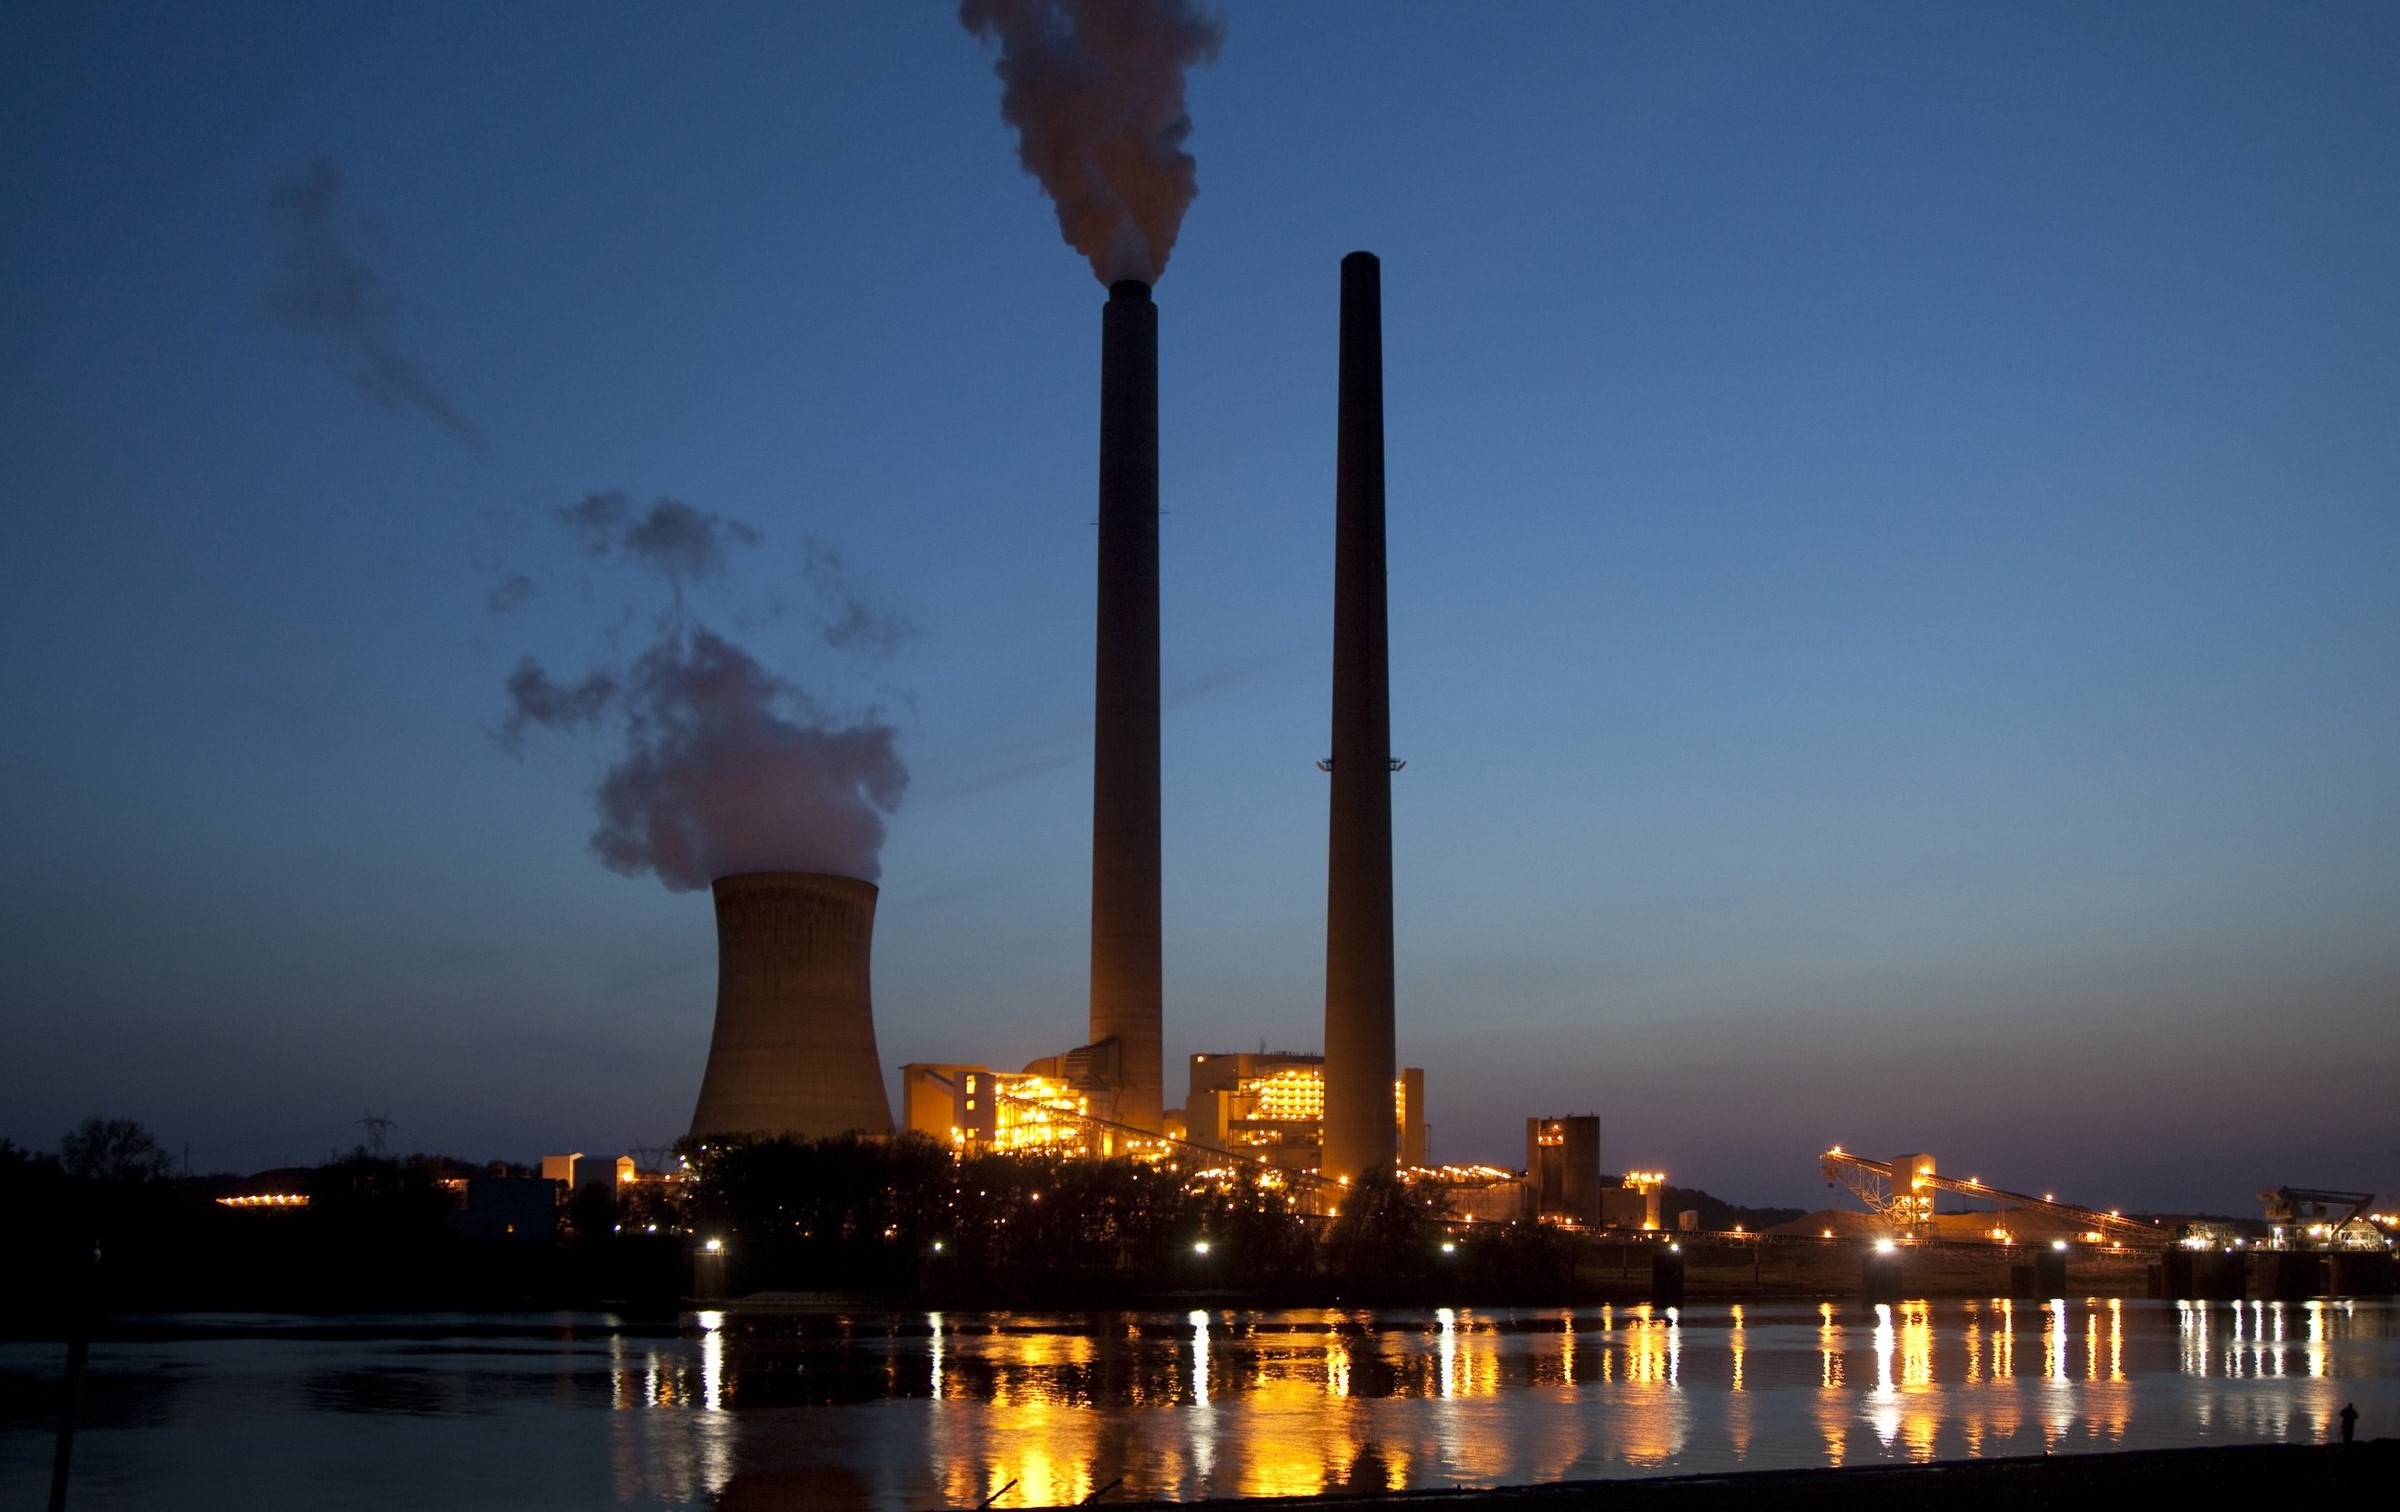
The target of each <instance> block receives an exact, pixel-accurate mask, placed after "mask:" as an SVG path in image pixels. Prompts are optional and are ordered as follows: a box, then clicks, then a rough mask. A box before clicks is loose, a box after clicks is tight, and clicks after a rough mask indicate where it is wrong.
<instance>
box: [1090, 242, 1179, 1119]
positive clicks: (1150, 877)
mask: <svg viewBox="0 0 2400 1512" xmlns="http://www.w3.org/2000/svg"><path fill="white" fill-rule="evenodd" d="M1095 672H1096V677H1095V682H1094V690H1093V711H1092V712H1093V731H1092V1042H1093V1043H1094V1044H1095V1045H1097V1044H1101V1043H1104V1042H1106V1041H1108V1040H1112V1039H1113V1040H1115V1041H1116V1042H1117V1052H1118V1064H1119V1066H1120V1067H1121V1080H1120V1081H1119V1084H1118V1089H1117V1104H1116V1113H1115V1116H1116V1118H1117V1120H1118V1121H1119V1122H1120V1123H1127V1124H1132V1125H1133V1126H1134V1127H1136V1128H1140V1129H1147V1130H1150V1131H1151V1132H1153V1133H1155V1132H1157V1130H1158V1128H1159V1111H1160V1102H1161V1093H1162V1091H1163V1088H1164V1085H1165V1080H1166V1075H1165V1065H1164V1061H1163V1052H1162V1050H1161V1046H1160V1023H1159V1020H1160V1015H1161V1004H1162V999H1163V997H1164V990H1163V971H1162V968H1161V964H1160V950H1161V946H1160V934H1159V859H1158V855H1159V820H1158V810H1159V797H1158V306H1157V305H1155V304H1153V303H1152V302H1151V300H1150V286H1149V285H1148V284H1145V283H1141V282H1139V281H1137V280H1133V279H1126V280H1123V281H1121V282H1119V283H1115V284H1111V285H1110V286H1109V290H1108V303H1107V304H1106V305H1105V306H1103V307H1102V310H1101V316H1100V613H1099V653H1098V664H1097V667H1096V668H1095Z"/></svg>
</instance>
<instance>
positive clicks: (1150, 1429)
mask: <svg viewBox="0 0 2400 1512" xmlns="http://www.w3.org/2000/svg"><path fill="white" fill-rule="evenodd" d="M2395 1318H2396V1314H2395V1311H2394V1308H2393V1305H2392V1304H2391V1303H2389V1302H2381V1301H2378V1302H2327V1303H2305V1304H2303V1303H2291V1304H2277V1303H2244V1304H2241V1305H2238V1306H2237V1305H2234V1304H2229V1303H2217V1304H2213V1305H2203V1304H2177V1303H2159V1302H2117V1301H2110V1300H2105V1299H2097V1300H2086V1301H2066V1302H2058V1303H2028V1302H2019V1303H2015V1304H2011V1303H2008V1302H2003V1301H1989V1302H1934V1303H1907V1304H1904V1305H1902V1306H1900V1307H1897V1308H1880V1309H1870V1308H1866V1307H1863V1306H1861V1305H1860V1304H1857V1303H1834V1304H1829V1305H1824V1306H1817V1305H1813V1304H1800V1303H1777V1304H1769V1305H1760V1306H1750V1307H1728V1306H1714V1307H1696V1308H1688V1309H1684V1310H1682V1311H1681V1312H1680V1313H1664V1312H1662V1313H1655V1314H1654V1313H1652V1312H1651V1311H1650V1310H1649V1309H1647V1308H1637V1309H1631V1310H1627V1309H1614V1310H1612V1309H1607V1308H1597V1309H1576V1310H1572V1311H1567V1310H1547V1311H1543V1310H1519V1311H1486V1310H1480V1309H1475V1310H1470V1309H1465V1308H1460V1309H1456V1310H1451V1309H1441V1310H1438V1311H1434V1312H1383V1313H1360V1312H1323V1311H1296V1312H1207V1313H1198V1312H1195V1313H1189V1314H1179V1313H1135V1314H1099V1315H1058V1314H1026V1313H1015V1314H1009V1313H961V1314H949V1315H943V1314H925V1313H908V1314H892V1315H865V1314H862V1315H855V1316H852V1317H850V1318H847V1319H840V1318H828V1317H809V1318H799V1319H793V1318H771V1319H760V1318H752V1317H744V1316H729V1315H726V1314H720V1313H711V1312H702V1313H694V1314H686V1315H685V1316H684V1317H683V1318H682V1319H680V1320H666V1321H663V1322H661V1323H658V1324H656V1325H642V1324H629V1323H620V1322H619V1321H618V1320H616V1319H614V1318H612V1317H608V1316H603V1315H594V1314H588V1313H584V1314H557V1315H547V1314H545V1315H539V1316H524V1317H513V1318H497V1319H496V1318H492V1317H488V1316H479V1317H459V1318H446V1319H445V1318H435V1319H427V1318H422V1317H406V1318H401V1317H393V1318H344V1319H331V1320H328V1319H298V1318H276V1317H266V1316H257V1315H244V1316H207V1317H202V1316H183V1317H177V1318H171V1319H160V1320H153V1321H154V1322H155V1323H156V1324H157V1327H156V1328H154V1329H153V1330H151V1332H152V1334H153V1335H154V1337H152V1338H149V1339H146V1340H145V1341H143V1342H108V1343H103V1344H101V1345H99V1346H97V1347H96V1348H95V1350H94V1353H93V1358H92V1374H91V1375H90V1376H89V1377H88V1378H87V1393H88V1394H87V1398H86V1414H85V1418H84V1431H83V1432H82V1433H81V1434H79V1436H78V1440H77V1449H76V1469H77V1476H76V1486H75V1495H74V1497H73V1498H72V1499H71V1502H70V1505H73V1506H75V1507H77V1508H79V1509H80V1508H131V1507H193V1508H218V1507H222V1508H236V1507H238V1508H242V1509H245V1512H262V1509H275V1508H287V1507H288V1508H310V1509H316V1508H323V1507H328V1506H341V1507H345V1508H358V1509H366V1512H377V1509H386V1508H391V1509H398V1508H416V1507H424V1506H432V1505H440V1506H445V1507H493V1508H499V1507H511V1508H534V1509H543V1508H575V1507H614V1506H637V1507H641V1506H668V1507H694V1506H697V1507H708V1506H718V1507H727V1508H740V1507H745V1506H809V1507H831V1508H875V1509H884V1508H890V1509H901V1508H931V1507H971V1506H974V1505H975V1504H976V1503H978V1502H981V1501H982V1500H983V1499H984V1498H985V1497H987V1496H989V1495H991V1494H992V1493H993V1492H994V1491H996V1490H998V1489H999V1488H1000V1487H1001V1486H1003V1485H1004V1484H1006V1483H1008V1482H1010V1481H1014V1482H1015V1483H1016V1484H1015V1485H1014V1486H1013V1487H1012V1488H1011V1489H1010V1490H1009V1491H1008V1492H1007V1493H1006V1494H1005V1495H1003V1496H1002V1497H1001V1498H1000V1499H999V1501H998V1502H997V1503H996V1504H995V1505H996V1506H997V1507H999V1508H1012V1507H1028V1506H1040V1505H1046V1504H1056V1503H1064V1502H1073V1501H1077V1500H1080V1499H1081V1498H1083V1497H1084V1496H1086V1495H1088V1494H1090V1493H1091V1492H1093V1491H1094V1490H1097V1489H1099V1488H1100V1487H1102V1486H1104V1485H1106V1484H1107V1483H1108V1482H1110V1481H1112V1480H1116V1479H1118V1478H1120V1477H1121V1478H1122V1481H1123V1484H1122V1486H1121V1487H1120V1488H1119V1489H1118V1490H1117V1491H1115V1492H1113V1493H1111V1494H1112V1495H1114V1496H1125V1497H1135V1498H1162V1497H1163V1498H1175V1499H1180V1500H1200V1499H1203V1498H1208V1497H1222V1496H1235V1495H1245V1496H1259V1495H1288V1494H1295V1493H1302V1492H1315V1491H1321V1490H1329V1489H1342V1488H1349V1487H1362V1488H1363V1487H1370V1486H1375V1487H1404V1486H1407V1487H1426V1486H1455V1485H1502V1484H1511V1483H1519V1482H1527V1481H1548V1480H1573V1479H1590V1478H1599V1477H1609V1476H1632V1475H1662V1474H1675V1473H1691V1472H1697V1471H1710V1470H1726V1469H1738V1468H1751V1469H1768V1468H1780V1467H1788V1466H1800V1465H1828V1464H1831V1465H1843V1464H1861V1463H1869V1462H1878V1461H1900V1460H1925V1459H1951V1458H1960V1457H1965V1456H1974V1455H2009V1454H2036V1453H2040V1452H2042V1451H2044V1450H2050V1451H2054V1452H2059V1453H2072V1452H2077V1451H2089V1450H2103V1449H2115V1448H2140V1447H2150V1446H2165V1445H2174V1444H2193V1443H2204V1442H2235V1441H2255V1440H2303V1441H2305V1440H2321V1439H2323V1438H2325V1437H2326V1436H2328V1435H2329V1434H2330V1433H2331V1431H2332V1426H2333V1422H2334V1416H2335V1414H2337V1413H2338V1412H2340V1411H2341V1408H2342V1405H2343V1404H2344V1403H2345V1402H2355V1403H2357V1405H2358V1410H2359V1413H2360V1416H2361V1421H2360V1425H2359V1426H2360V1431H2361V1433H2362V1434H2363V1435H2370V1436H2372V1435H2379V1434H2391V1433H2400V1328H2396V1327H2395ZM61 1353H62V1351H61V1350H60V1348H59V1347H58V1346H56V1345H38V1346H37V1345H25V1344H7V1345H0V1505H6V1506H12V1507H13V1506H38V1505H40V1498H41V1492H42V1489H43V1488H44V1487H45V1486H46V1485H47V1477H48V1467H49V1455H50V1447H51V1440H50V1431H51V1427H52V1420H51V1417H50V1412H51V1403H52V1401H53V1396H52V1391H53V1388H54V1382H55V1378H56V1375H57V1371H58V1367H59V1361H60V1357H61Z"/></svg>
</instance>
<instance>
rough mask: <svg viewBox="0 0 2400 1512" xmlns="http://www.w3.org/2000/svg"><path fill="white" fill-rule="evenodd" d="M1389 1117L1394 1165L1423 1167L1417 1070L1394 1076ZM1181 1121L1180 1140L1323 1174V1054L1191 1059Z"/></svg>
mask: <svg viewBox="0 0 2400 1512" xmlns="http://www.w3.org/2000/svg"><path fill="white" fill-rule="evenodd" d="M1391 1117H1392V1139H1391V1143H1392V1147H1393V1148H1394V1149H1395V1150H1397V1151H1398V1152H1399V1157H1400V1158H1399V1163H1400V1164H1401V1165H1403V1166H1421V1165H1423V1164H1425V1149H1426V1134H1427V1125H1426V1123H1425V1073H1424V1071H1423V1070H1422V1069H1420V1068H1418V1067H1416V1066H1410V1067H1407V1068H1405V1069H1403V1070H1401V1071H1400V1072H1399V1073H1398V1074H1397V1075H1395V1076H1394V1077H1393V1078H1392V1114H1391ZM1183 1123H1184V1131H1185V1133H1184V1137H1185V1138H1187V1139H1189V1140H1190V1141H1191V1142H1192V1143H1193V1144H1196V1145H1205V1146H1206V1147H1208V1148H1209V1149H1212V1150H1223V1151H1225V1152H1227V1153H1228V1154H1233V1155H1243V1156H1247V1157H1249V1158H1250V1159H1253V1160H1261V1161H1265V1162H1266V1163H1267V1164H1269V1165H1276V1166H1282V1167H1283V1168H1285V1169H1286V1170H1294V1171H1313V1170H1318V1169H1321V1168H1322V1167H1323V1164H1324V1156H1325V1057H1324V1056H1322V1055H1298V1054H1292V1053H1290V1052H1284V1051H1273V1052H1261V1053H1259V1054H1255V1055H1253V1054H1250V1053H1248V1052H1235V1053H1232V1054H1216V1055H1195V1056H1193V1057H1192V1061H1191V1083H1190V1092H1189V1094H1188V1095H1187V1096H1186V1097H1185V1099H1184V1104H1183ZM1327 1174H1328V1175H1332V1174H1335V1173H1333V1172H1330V1171H1329V1172H1327Z"/></svg>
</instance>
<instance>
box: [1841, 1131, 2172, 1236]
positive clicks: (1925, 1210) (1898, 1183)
mask: <svg viewBox="0 0 2400 1512" xmlns="http://www.w3.org/2000/svg"><path fill="white" fill-rule="evenodd" d="M1818 1164H1819V1166H1820V1167H1821V1168H1822V1169H1823V1170H1824V1172H1825V1176H1826V1179H1827V1180H1829V1181H1838V1182H1840V1183H1841V1184H1842V1185H1843V1186H1844V1187H1847V1188H1848V1189H1849V1191H1850V1193H1851V1195H1852V1196H1854V1197H1856V1198H1857V1199H1858V1200H1859V1201H1860V1202H1863V1203H1865V1204H1866V1205H1867V1208H1868V1210H1869V1211H1870V1212H1872V1213H1874V1214H1875V1215H1876V1216H1877V1217H1878V1218H1881V1219H1882V1220H1883V1221H1884V1222H1886V1223H1888V1224H1890V1225H1891V1226H1892V1227H1893V1228H1894V1229H1896V1230H1898V1231H1900V1232H1901V1233H1903V1234H1906V1235H1908V1236H1909V1237H1911V1238H1922V1237H1925V1236H1926V1235H1927V1234H1929V1233H1931V1232H1932V1229H1933V1194H1934V1193H1935V1192H1952V1193H1956V1194H1957V1195H1959V1196H1962V1197H1974V1198H1978V1199H1981V1200H1983V1201H1986V1202H1992V1203H1997V1204H2000V1205H2002V1206H2005V1207H2013V1208H2031V1209H2034V1210H2036V1211H2039V1212H2044V1213H2052V1214H2055V1215H2057V1216H2058V1217H2061V1218H2065V1219H2068V1220H2070V1221H2072V1222H2073V1223H2074V1224H2075V1225H2076V1226H2077V1227H2078V1228H2079V1229H2081V1230H2082V1231H2083V1232H2085V1233H2087V1234H2098V1235H2101V1236H2102V1237H2103V1238H2105V1239H2106V1240H2109V1241H2112V1242H2115V1243H2119V1244H2123V1245H2126V1246H2128V1247H2129V1248H2144V1249H2155V1248H2158V1247H2161V1246H2163V1245H2165V1243H2166V1242H2167V1237H2166V1235H2165V1234H2164V1233H2163V1232H2162V1231H2161V1230H2160V1229H2158V1228H2157V1227H2156V1226H2154V1225H2152V1224H2148V1223H2144V1222H2143V1221H2141V1220H2140V1219H2138V1218H2128V1217H2125V1216H2124V1215H2123V1214H2121V1213H2115V1212H2104V1211H2102V1210H2101V1209H2099V1208H2089V1207H2084V1206H2083V1205H2082V1204H2080V1203H2074V1202H2060V1201H2058V1200H2057V1199H2056V1198H2055V1197H2053V1196H2050V1195H2048V1194H2044V1195H2042V1196H2039V1197H2036V1196H2033V1195H2031V1194H2029V1193H2025V1192H2012V1191H2009V1190H2007V1189H2006V1188H2003V1187H1996V1186H1992V1185H1989V1184H1988V1183H1986V1182H1983V1181H1979V1180H1977V1179H1976V1178H1974V1177H1972V1176H1970V1177H1967V1178H1965V1179H1963V1180H1962V1179H1960V1178H1958V1177H1955V1176H1944V1175H1941V1174H1939V1173H1938V1172H1936V1171H1935V1170H1933V1169H1932V1162H1931V1161H1930V1160H1928V1161H1927V1162H1926V1164H1925V1165H1924V1166H1922V1167H1917V1166H1913V1165H1912V1167H1911V1168H1910V1169H1909V1170H1907V1171H1899V1170H1896V1169H1895V1168H1894V1163H1892V1162H1887V1161H1881V1160H1868V1159H1866V1158H1864V1157H1862V1156H1858V1155H1852V1154H1850V1153H1848V1152H1847V1151H1845V1150H1843V1149H1842V1147H1841V1146H1840V1145H1835V1146H1834V1147H1833V1148H1832V1149H1830V1150H1827V1151H1826V1152H1825V1154H1824V1156H1823V1157H1822V1158H1821V1159H1820V1160H1819V1162H1818Z"/></svg>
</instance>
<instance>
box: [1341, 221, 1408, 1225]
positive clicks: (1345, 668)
mask: <svg viewBox="0 0 2400 1512" xmlns="http://www.w3.org/2000/svg"><path fill="white" fill-rule="evenodd" d="M1341 343H1342V356H1341V380H1340V382H1341V400H1340V408H1339V411H1338V413H1337V416H1336V425H1337V427H1338V431H1337V436H1338V439H1337V441H1336V455H1335V462H1334V485H1333V487H1334V519H1333V532H1334V536H1333V543H1334V544H1333V825H1332V833H1331V835H1330V837H1329V843H1328V846H1327V850H1328V853H1329V865H1328V867H1327V874H1328V877H1327V885H1326V907H1325V1164H1324V1171H1325V1174H1326V1175H1328V1176H1347V1177H1352V1178H1355V1177H1357V1176H1360V1175H1362V1174H1364V1173H1365V1172H1366V1171H1368V1170H1370V1169H1372V1168H1374V1167H1376V1166H1383V1167H1387V1168H1388V1167H1389V1166H1391V1165H1392V1163H1393V1161H1394V1159H1395V1157H1396V1156H1397V1154H1398V1149H1399V1134H1398V1130H1397V1125H1396V1121H1395V1111H1394V1102H1393V1093H1392V1081H1393V1075H1394V1068H1395V1067H1396V1066H1397V1064H1398V1054H1397V1051H1396V1048H1395V1046H1394V1043H1393V1040H1394V1033H1393V1024H1392V1018H1393V1012H1392V1009H1393V999H1394V989H1393V971H1392V691H1391V689H1392V685H1391V654H1390V649H1389V646H1388V644H1387V641H1386V626H1387V615H1386V611H1385V605H1384V557H1383V270H1382V265H1381V264H1379V263H1378V262H1376V260H1375V257H1374V255H1373V254H1372V253H1367V252H1353V253H1351V254H1350V255H1349V256H1348V257H1345V258H1343V259H1342V334H1341Z"/></svg>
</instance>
